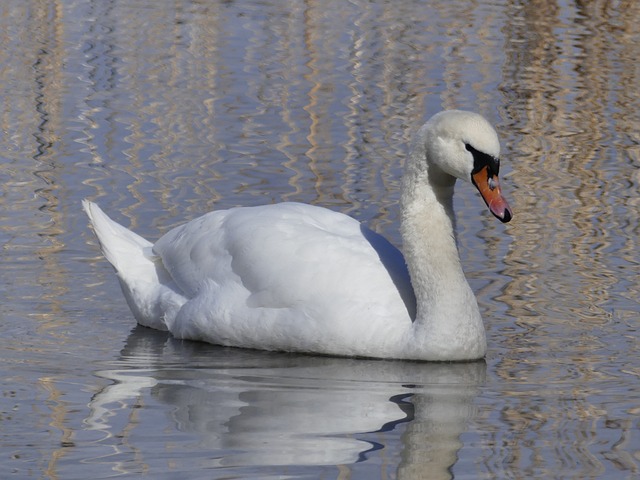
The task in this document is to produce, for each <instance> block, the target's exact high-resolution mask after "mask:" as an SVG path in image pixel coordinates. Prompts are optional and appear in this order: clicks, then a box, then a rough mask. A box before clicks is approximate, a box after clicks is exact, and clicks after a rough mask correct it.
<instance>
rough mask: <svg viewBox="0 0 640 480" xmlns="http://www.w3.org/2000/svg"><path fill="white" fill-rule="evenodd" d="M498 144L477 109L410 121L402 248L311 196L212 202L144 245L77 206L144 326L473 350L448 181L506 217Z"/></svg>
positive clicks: (187, 333) (234, 341)
mask: <svg viewBox="0 0 640 480" xmlns="http://www.w3.org/2000/svg"><path fill="white" fill-rule="evenodd" d="M499 152H500V144H499V141H498V136H497V134H496V132H495V131H494V129H493V128H492V127H491V125H490V124H489V123H488V122H487V121H486V120H485V119H484V118H483V117H481V116H480V115H478V114H475V113H471V112H464V111H458V110H451V111H445V112H441V113H439V114H437V115H435V116H433V117H432V118H431V119H430V120H429V121H428V122H427V123H426V124H425V125H424V126H423V127H422V128H421V129H420V130H419V131H418V133H417V135H416V137H415V140H414V142H413V146H412V148H411V150H410V154H409V156H408V158H407V162H406V167H405V174H404V178H403V185H402V198H401V212H402V218H401V232H402V238H403V244H404V247H403V248H404V258H403V255H402V254H401V253H400V251H399V250H397V249H396V248H395V247H393V246H392V245H391V244H390V243H389V242H388V241H387V240H385V239H384V238H383V237H382V236H380V235H378V234H376V233H374V232H373V231H372V230H369V229H368V228H367V227H365V226H363V225H362V224H360V223H359V222H358V221H356V220H354V219H353V218H351V217H348V216H346V215H343V214H341V213H337V212H333V211H330V210H327V209H324V208H320V207H315V206H311V205H303V204H298V203H280V204H275V205H266V206H259V207H241V208H232V209H230V210H222V211H214V212H211V213H208V214H206V215H204V216H202V217H199V218H196V219H195V220H192V221H191V222H189V223H187V224H185V225H182V226H180V227H177V228H175V229H173V230H171V231H170V232H168V233H167V234H166V235H164V236H163V237H162V238H160V240H158V241H157V242H156V243H155V244H151V243H150V242H148V241H147V240H145V239H143V238H142V237H140V236H138V235H137V234H135V233H133V232H131V231H130V230H128V229H126V228H124V227H123V226H121V225H119V224H117V223H115V222H114V221H113V220H111V219H110V218H109V217H107V216H106V215H105V214H104V213H103V212H102V210H100V208H99V207H98V206H97V205H96V204H94V203H91V202H89V201H86V200H85V201H84V202H83V206H84V209H85V211H86V212H87V214H88V215H89V218H90V219H91V223H92V224H93V228H94V230H95V232H96V234H97V236H98V239H99V241H100V244H101V246H102V251H103V253H104V255H105V257H106V258H107V260H109V262H110V263H111V264H112V265H113V267H114V268H115V270H116V272H117V275H118V278H119V280H120V284H121V286H122V290H123V292H124V295H125V297H126V299H127V302H128V304H129V307H130V308H131V310H132V312H133V314H134V316H135V317H136V319H137V321H138V322H139V323H140V324H142V325H146V326H149V327H153V328H157V329H163V330H169V331H170V332H171V333H172V334H173V335H174V336H176V337H178V338H184V339H193V340H203V341H207V342H211V343H215V344H220V345H229V346H237V347H248V348H258V349H265V350H284V351H298V352H314V353H321V354H330V355H344V356H363V357H381V358H399V359H417V360H435V361H450V360H473V359H478V358H482V357H483V356H484V355H485V351H486V340H485V333H484V326H483V324H482V319H481V317H480V312H479V310H478V305H477V302H476V299H475V296H474V294H473V292H472V291H471V288H470V287H469V284H468V283H467V281H466V279H465V276H464V273H463V271H462V267H461V265H460V259H459V256H458V250H457V246H456V242H455V237H454V219H453V210H452V200H453V187H454V183H455V181H456V178H460V179H462V180H466V181H469V182H471V183H473V184H474V185H475V186H476V187H477V188H478V190H479V191H480V193H481V195H482V197H483V198H484V201H485V202H486V204H487V205H488V207H489V209H490V210H491V212H492V213H493V214H494V215H495V216H496V217H497V218H499V219H500V220H501V221H503V222H508V221H509V220H510V219H511V217H512V213H511V210H510V208H509V206H508V204H507V202H506V200H505V199H504V198H503V196H502V194H501V192H500V186H499V184H498V168H499V160H498V155H499ZM405 259H406V266H405ZM407 266H408V269H407ZM412 286H413V287H412Z"/></svg>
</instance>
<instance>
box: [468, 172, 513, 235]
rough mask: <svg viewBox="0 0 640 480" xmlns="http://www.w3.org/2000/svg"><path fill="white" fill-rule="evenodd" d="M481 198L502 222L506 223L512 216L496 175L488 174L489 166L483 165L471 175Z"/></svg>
mask: <svg viewBox="0 0 640 480" xmlns="http://www.w3.org/2000/svg"><path fill="white" fill-rule="evenodd" d="M471 179H472V181H473V184H474V185H475V186H476V188H477V189H478V191H479V192H480V195H482V198H483V200H484V201H485V203H486V204H487V207H489V210H490V211H491V213H493V215H494V216H495V217H496V218H497V219H498V220H500V221H501V222H503V223H507V222H508V221H509V220H511V218H512V217H513V213H512V212H511V208H510V207H509V204H508V203H507V200H506V199H505V198H504V197H503V196H502V192H501V191H500V183H499V182H498V176H497V175H489V167H488V166H485V167H483V168H481V169H480V170H478V171H477V172H476V173H474V174H472V175H471Z"/></svg>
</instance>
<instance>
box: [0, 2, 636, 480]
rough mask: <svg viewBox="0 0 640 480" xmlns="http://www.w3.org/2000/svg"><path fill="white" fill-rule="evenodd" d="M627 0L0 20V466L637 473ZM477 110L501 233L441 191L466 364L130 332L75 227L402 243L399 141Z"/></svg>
mask: <svg viewBox="0 0 640 480" xmlns="http://www.w3.org/2000/svg"><path fill="white" fill-rule="evenodd" d="M639 24H640V2H637V1H635V0H627V1H618V2H615V1H614V2H608V1H593V2H575V3H574V2H570V1H555V2H554V1H544V0H541V1H534V2H508V1H505V2H501V1H499V0H496V1H492V2H466V1H451V0H441V1H430V2H418V1H407V0H399V1H387V2H384V1H367V2H361V1H359V0H355V1H351V2H342V1H326V0H322V1H306V2H301V1H277V2H276V1H271V0H265V1H262V2H252V1H242V2H233V1H226V2H222V1H210V0H200V1H195V0H192V1H188V0H175V1H171V2H169V1H156V0H137V1H130V2H126V1H109V0H94V1H89V0H75V1H73V0H58V1H56V0H40V1H37V0H5V1H3V2H2V3H1V4H0V100H1V103H0V105H1V110H0V126H1V128H2V132H1V136H0V166H1V171H0V173H1V175H2V188H0V202H1V206H0V244H1V245H2V249H1V250H0V267H1V271H2V276H1V279H0V294H1V295H2V297H1V298H2V302H1V306H0V315H1V320H0V372H1V373H2V374H1V376H0V468H1V470H0V471H2V472H4V473H3V475H4V476H9V477H11V478H51V479H86V478H92V479H98V478H111V477H118V476H121V477H123V478H139V477H141V476H145V475H146V476H148V477H149V478H203V479H205V478H206V479H212V478H215V479H223V478H257V479H268V478H310V479H318V478H322V479H329V478H331V479H367V480H368V479H375V478H380V479H392V478H398V479H423V478H426V479H445V478H453V477H455V478H458V479H482V478H484V479H493V478H518V479H531V478H559V479H569V478H571V479H614V478H615V479H618V478H621V479H635V478H637V477H638V475H639V474H640V425H639V423H640V421H639V418H640V379H639V377H640V355H639V353H640V348H639V347H638V336H639V332H638V329H639V327H640V313H639V312H640V305H639V300H640V264H639V260H640V251H639V243H640V241H639V235H640V227H639V220H640V213H639V212H640V200H639V198H640V173H639V172H640V146H639V144H640V134H639V132H638V126H639V125H640V101H639V98H640V97H639V94H638V91H639V89H638V86H639V85H640V67H639V65H640V63H639V62H638V58H640V34H639V31H640V30H639V29H638V25H639ZM442 108H465V109H472V110H476V111H479V112H481V113H483V114H484V115H485V116H487V117H488V118H489V119H490V120H491V121H492V122H493V123H494V124H495V125H496V126H497V129H498V130H499V133H500V136H501V139H502V145H503V152H502V157H503V169H502V172H501V173H502V174H503V175H504V176H503V180H502V184H503V189H504V191H505V193H506V194H507V196H508V197H509V199H510V201H511V205H512V207H513V209H514V211H515V218H514V220H513V221H512V223H509V224H507V225H502V224H500V223H499V222H497V221H496V220H495V219H494V218H492V217H491V215H490V214H489V213H488V212H487V211H486V208H485V207H484V205H483V204H482V201H481V200H480V199H479V197H478V195H477V193H476V192H474V191H472V189H471V188H468V186H467V185H460V186H459V187H458V189H457V193H456V205H455V206H456V209H457V212H458V236H459V244H460V253H461V256H462V260H463V265H464V268H465V271H466V273H467V276H468V278H469V280H470V282H471V284H472V287H473V288H474V290H475V291H476V293H477V296H478V301H479V304H480V308H481V310H482V312H483V315H484V319H485V323H486V326H487V331H488V342H489V353H488V355H487V359H486V362H479V363H470V364H462V365H447V364H444V365H429V364H421V363H408V362H388V361H365V360H351V359H332V358H324V357H313V356H298V355H286V354H274V353H265V352H255V351H243V350H239V349H225V348H220V347H216V346H211V345H205V344H197V343H190V342H178V341H175V340H173V339H171V338H170V337H168V336H167V335H165V334H162V333H158V332H153V331H151V330H148V329H145V328H141V327H135V325H134V321H133V318H132V315H131V314H130V312H129V310H128V308H127V306H126V304H125V302H124V300H123V298H122V295H121V293H120V290H119V287H118V285H117V282H116V279H115V277H114V275H113V272H112V270H111V268H110V267H109V266H108V264H107V263H106V262H105V261H104V260H103V259H102V257H101V256H100V254H99V250H98V247H97V245H96V241H95V239H94V237H93V235H92V233H91V231H90V230H89V228H88V226H87V220H86V218H85V217H84V215H83V214H82V213H81V211H80V200H81V199H82V198H85V197H87V198H90V199H92V200H96V201H98V202H99V203H100V204H101V205H102V207H103V208H104V209H105V210H106V211H108V212H109V213H111V214H112V215H113V216H114V217H115V218H116V219H117V220H119V221H121V222H123V223H124V224H125V225H128V226H132V227H133V228H134V229H135V230H136V231H138V232H139V233H141V234H143V235H144V236H146V237H147V238H149V239H152V240H153V239H156V238H158V236H159V235H160V234H161V233H163V232H166V231H167V230H168V229H169V228H170V227H172V226H175V225H177V224H179V223H181V222H182V221H184V220H186V219H190V218H194V217H195V216H198V215H200V214H202V213H204V212H206V211H208V210H210V209H212V208H227V207H230V206H234V205H255V204H261V203H270V202H277V201H282V200H296V201H304V202H310V203H313V204H317V205H323V206H327V207H330V208H332V209H335V210H339V211H342V212H346V213H348V214H350V215H353V216H355V217H357V218H358V219H360V220H362V221H364V222H366V223H367V224H368V225H371V226H372V227H373V228H374V229H376V230H377V231H379V232H381V233H383V234H385V235H386V236H387V237H388V238H389V239H390V240H392V241H393V242H394V243H396V244H398V245H399V243H400V241H399V240H400V239H399V233H398V197H399V188H400V185H399V179H400V174H401V170H402V165H403V158H404V153H405V145H406V142H407V140H408V139H409V138H410V136H411V132H412V131H413V130H414V129H415V128H417V127H418V126H419V125H420V124H421V123H422V122H423V121H424V120H425V119H426V118H427V117H429V116H430V115H431V114H433V113H435V112H436V111H438V110H440V109H442Z"/></svg>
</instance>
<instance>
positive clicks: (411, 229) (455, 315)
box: [401, 150, 486, 360]
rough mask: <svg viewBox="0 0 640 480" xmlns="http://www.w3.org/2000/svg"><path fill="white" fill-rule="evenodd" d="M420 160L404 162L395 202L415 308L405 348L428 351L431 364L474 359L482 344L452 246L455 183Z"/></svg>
mask: <svg viewBox="0 0 640 480" xmlns="http://www.w3.org/2000/svg"><path fill="white" fill-rule="evenodd" d="M415 154H416V152H415V150H414V155H415ZM417 154H418V155H424V153H423V152H417ZM424 158H425V157H424V156H422V162H421V163H420V162H419V161H416V159H415V158H412V159H410V166H409V168H407V171H406V174H405V177H404V179H403V182H404V186H403V196H402V200H401V201H402V225H401V229H402V238H403V250H404V255H405V259H406V261H407V266H408V268H409V273H410V275H411V283H412V285H413V289H414V292H415V295H416V306H417V310H416V320H415V322H414V324H413V331H412V332H411V340H410V341H409V344H410V348H412V349H415V350H416V351H423V352H425V351H429V352H430V353H429V356H431V357H434V358H432V359H433V360H438V359H440V358H438V357H442V359H447V358H449V359H450V358H457V357H460V356H461V355H462V356H468V358H479V357H481V356H483V355H484V351H485V349H486V340H485V334H484V327H483V324H482V319H481V318H480V313H479V310H478V306H477V302H476V299H475V295H474V294H473V292H472V290H471V287H470V286H469V284H468V282H467V280H466V278H465V276H464V272H463V270H462V266H461V264H460V257H459V254H458V248H457V245H456V239H455V234H454V230H455V229H454V215H453V207H452V204H453V187H454V183H455V178H454V177H451V176H450V175H447V174H445V173H444V172H442V171H441V170H439V169H438V168H437V167H434V166H429V165H427V164H426V163H425V161H424ZM461 359H462V358H461Z"/></svg>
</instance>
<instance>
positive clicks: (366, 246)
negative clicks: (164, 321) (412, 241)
mask: <svg viewBox="0 0 640 480" xmlns="http://www.w3.org/2000/svg"><path fill="white" fill-rule="evenodd" d="M153 249H154V252H155V253H156V254H158V255H159V256H160V257H161V258H162V261H163V264H164V266H165V268H166V269H167V271H168V272H169V273H170V274H171V276H172V278H173V280H174V281H175V282H176V284H177V285H178V286H179V287H180V288H181V289H182V290H183V291H184V292H186V293H187V295H188V296H190V297H194V296H196V295H197V294H198V292H199V291H200V289H201V288H203V285H204V284H205V283H206V284H207V285H208V288H209V289H210V288H211V285H213V286H214V287H216V288H220V289H225V291H226V292H227V294H228V292H230V291H233V292H234V293H233V295H237V299H236V300H237V302H238V303H239V304H240V303H242V304H243V305H242V306H243V307H244V306H245V305H246V306H248V307H251V308H276V309H277V308H292V307H297V306H299V307H301V308H306V309H313V308H325V309H328V310H331V311H342V312H345V311H346V312H353V311H354V309H358V308H362V305H370V306H373V304H380V305H381V306H382V305H385V304H387V305H395V306H397V304H398V301H397V299H398V298H400V296H399V295H398V292H402V295H403V296H404V298H403V300H404V301H405V303H411V298H412V295H413V291H412V289H411V285H410V282H409V277H408V273H407V271H406V267H405V265H404V259H403V257H402V254H401V253H400V252H399V251H398V250H397V249H396V248H395V247H393V246H392V245H391V244H390V243H389V242H387V241H386V240H385V239H384V238H383V237H381V236H379V235H377V234H376V233H374V232H372V231H371V230H369V229H367V228H366V227H363V226H362V225H361V224H360V223H359V222H358V221H356V220H354V219H353V218H351V217H348V216H346V215H343V214H340V213H337V212H333V211H330V210H327V209H324V208H320V207H314V206H310V205H303V204H296V203H283V204H277V205H269V206H261V207H251V208H246V207H245V208H237V209H231V210H224V211H218V212H211V213H209V214H207V215H204V216H203V217H200V218H197V219H195V220H193V221H191V222H189V223H187V224H185V225H183V226H181V227H177V228H176V229H174V230H172V231H170V232H169V233H167V234H166V235H165V236H163V237H162V238H161V239H160V240H159V241H158V242H157V243H156V244H155V245H154V247H153ZM231 286H232V287H233V288H229V287H231ZM394 290H395V291H394ZM390 298H392V299H395V300H390ZM227 300H228V299H227ZM414 302H415V301H414Z"/></svg>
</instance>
